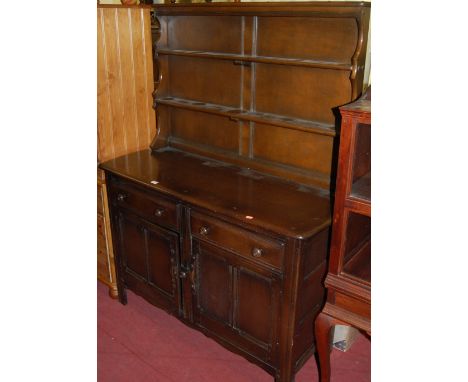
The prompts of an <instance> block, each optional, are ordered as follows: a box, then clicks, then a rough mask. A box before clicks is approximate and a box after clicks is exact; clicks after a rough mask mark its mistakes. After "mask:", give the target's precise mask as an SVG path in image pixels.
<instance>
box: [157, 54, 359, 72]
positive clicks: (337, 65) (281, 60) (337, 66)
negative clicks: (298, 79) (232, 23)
mask: <svg viewBox="0 0 468 382" xmlns="http://www.w3.org/2000/svg"><path fill="white" fill-rule="evenodd" d="M156 53H157V54H161V55H168V56H184V57H200V58H216V59H220V60H230V61H231V60H233V61H239V62H238V63H239V64H240V63H250V62H257V63H262V64H275V65H293V66H305V67H309V68H320V69H332V70H346V71H351V70H352V69H353V65H351V64H350V63H346V62H329V61H319V60H310V59H302V58H286V57H268V56H249V55H243V54H232V53H215V52H206V51H197V50H181V49H158V50H157V51H156ZM234 63H236V62H234Z"/></svg>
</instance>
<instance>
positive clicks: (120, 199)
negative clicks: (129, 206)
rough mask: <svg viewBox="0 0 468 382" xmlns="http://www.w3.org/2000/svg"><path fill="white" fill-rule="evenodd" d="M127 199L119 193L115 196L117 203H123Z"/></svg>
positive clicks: (126, 196)
mask: <svg viewBox="0 0 468 382" xmlns="http://www.w3.org/2000/svg"><path fill="white" fill-rule="evenodd" d="M127 198H128V195H126V194H120V193H119V194H117V200H118V201H119V202H123V201H124V200H125V199H127Z"/></svg>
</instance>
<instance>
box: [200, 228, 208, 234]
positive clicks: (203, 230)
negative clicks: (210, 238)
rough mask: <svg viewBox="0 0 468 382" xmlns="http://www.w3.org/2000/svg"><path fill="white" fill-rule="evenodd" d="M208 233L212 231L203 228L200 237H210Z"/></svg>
mask: <svg viewBox="0 0 468 382" xmlns="http://www.w3.org/2000/svg"><path fill="white" fill-rule="evenodd" d="M208 232H210V229H209V228H208V227H201V228H200V235H203V236H206V235H208Z"/></svg>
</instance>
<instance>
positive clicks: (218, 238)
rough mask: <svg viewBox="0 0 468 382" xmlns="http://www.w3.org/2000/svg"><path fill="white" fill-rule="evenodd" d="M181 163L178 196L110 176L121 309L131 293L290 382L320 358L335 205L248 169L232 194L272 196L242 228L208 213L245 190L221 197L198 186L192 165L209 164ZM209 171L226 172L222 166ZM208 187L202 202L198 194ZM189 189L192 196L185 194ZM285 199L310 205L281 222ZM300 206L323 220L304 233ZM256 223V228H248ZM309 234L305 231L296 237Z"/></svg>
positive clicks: (157, 164) (258, 203) (158, 162)
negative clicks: (316, 328)
mask: <svg viewBox="0 0 468 382" xmlns="http://www.w3.org/2000/svg"><path fill="white" fill-rule="evenodd" d="M173 154H174V155H179V156H183V157H184V160H185V161H187V166H186V168H187V170H186V173H184V171H183V170H181V171H179V174H178V175H174V174H172V175H171V177H172V180H174V181H177V182H179V181H180V182H182V181H184V182H186V184H185V185H183V186H182V187H181V188H180V189H177V190H176V189H171V193H169V192H168V191H169V190H168V189H165V188H162V187H160V186H159V184H158V185H152V184H151V181H150V180H147V181H146V182H145V183H147V184H148V185H147V186H145V185H143V184H142V183H143V182H142V181H141V179H140V180H138V181H133V180H130V179H128V178H126V177H124V176H122V175H125V174H122V172H121V168H120V166H119V165H118V164H116V163H115V162H117V161H114V165H115V166H113V172H111V171H106V173H107V179H108V187H109V205H110V210H111V216H112V232H113V239H114V250H115V256H116V265H117V269H116V270H117V274H118V283H117V284H118V288H119V298H120V301H121V302H122V303H124V304H126V303H127V300H126V292H125V291H126V289H131V290H132V291H134V292H135V293H137V294H139V295H141V296H143V297H144V298H145V299H146V300H147V301H149V302H151V303H152V304H154V305H155V306H157V307H160V308H162V309H164V310H166V311H167V312H169V313H170V314H172V315H174V316H176V317H178V318H179V319H180V320H182V321H183V322H185V323H186V324H187V325H189V326H191V327H193V328H195V329H197V330H200V331H201V332H203V333H205V334H206V335H207V336H209V337H211V338H213V339H215V340H216V341H218V342H219V343H221V344H222V345H223V346H225V347H227V348H228V349H230V350H232V351H234V352H236V353H238V354H241V355H243V356H244V357H246V358H247V359H249V360H250V361H252V362H254V363H256V364H258V365H259V366H261V367H262V368H264V369H265V370H266V371H267V372H268V373H270V374H272V375H273V376H274V377H275V379H276V380H278V381H283V382H284V381H292V380H293V378H294V375H295V373H296V372H297V370H299V368H300V367H301V366H302V364H303V363H304V362H305V361H306V360H307V359H308V358H309V357H310V356H311V355H312V354H313V353H314V352H315V342H314V334H313V322H314V320H315V317H316V316H317V314H318V313H319V310H320V308H321V307H322V303H323V299H324V287H323V279H324V276H325V270H326V256H327V250H328V236H329V225H330V220H329V216H328V212H327V211H328V209H329V198H328V196H327V195H326V194H324V195H322V194H321V192H319V191H317V190H314V189H309V190H308V191H309V192H303V191H298V190H297V185H293V184H292V183H290V182H284V181H282V180H278V179H276V178H273V177H265V178H261V179H258V178H257V179H256V178H245V176H243V175H242V174H239V173H240V172H241V169H240V168H234V167H232V168H231V169H230V170H231V171H232V172H231V176H230V177H226V178H225V179H224V181H225V182H226V183H225V186H227V187H226V189H234V188H235V187H236V186H235V185H236V184H239V182H240V181H241V180H242V181H243V182H244V185H247V186H248V187H249V188H250V190H251V191H253V192H255V191H256V190H260V189H264V187H265V185H268V189H269V190H270V191H272V193H268V194H262V193H260V192H259V193H258V199H255V200H252V203H254V204H252V205H247V204H245V201H244V202H241V201H240V200H239V207H238V208H239V209H242V208H248V209H249V210H250V213H251V216H250V215H244V216H242V219H241V218H240V217H238V218H235V217H234V216H233V214H230V213H229V211H225V213H223V212H222V211H220V210H219V209H217V208H215V209H216V210H217V211H216V213H215V212H214V211H213V210H212V209H211V210H210V209H209V208H206V206H207V205H209V204H210V202H212V201H213V200H218V202H219V203H221V204H223V205H225V204H229V202H230V201H231V200H232V199H231V198H232V196H233V194H232V193H233V192H235V193H237V192H238V191H239V190H237V189H235V190H234V191H231V193H229V192H228V193H227V194H223V193H222V190H217V189H216V188H212V187H211V185H210V184H209V183H205V182H203V180H201V183H200V184H195V183H194V182H193V180H192V179H191V178H190V177H189V174H188V172H189V171H191V170H193V163H198V164H199V163H200V162H202V163H203V160H202V159H199V158H198V157H195V156H193V157H192V156H188V155H186V154H184V153H173ZM145 155H147V156H148V158H146V159H151V161H153V166H151V167H153V169H155V168H158V169H161V168H163V167H164V165H165V162H164V154H163V153H162V154H161V155H159V156H158V154H154V153H153V154H151V153H150V152H146V153H145V152H139V153H136V154H134V157H135V158H138V159H139V160H141V159H142V158H144V157H145ZM126 158H127V160H128V159H129V156H127V157H126ZM130 161H131V160H130ZM189 163H192V165H190V164H189ZM127 164H128V163H127ZM207 169H211V170H213V171H219V167H216V166H211V167H207ZM115 172H119V174H116V173H115ZM159 175H160V177H161V173H159ZM211 175H212V174H211ZM147 176H148V179H151V178H153V174H148V175H147ZM207 177H208V178H210V174H207ZM163 178H164V176H162V177H161V179H163ZM175 178H177V179H175ZM197 179H200V177H199V178H197ZM161 183H164V181H163V180H162V181H161ZM202 183H203V184H204V186H203V187H204V190H203V192H202V190H201V189H199V190H198V191H196V190H195V188H196V187H197V186H199V187H201V184H202ZM179 185H181V184H179ZM187 189H191V192H190V194H189V193H184V191H185V190H187ZM170 194H172V195H170ZM199 195H206V196H202V197H200V196H199ZM277 195H283V197H285V198H294V199H296V198H299V199H302V200H298V201H297V202H298V203H297V205H296V207H294V205H293V207H292V208H291V209H290V211H289V212H288V214H287V215H284V217H282V216H281V215H283V212H282V211H283V210H282V208H281V204H282V203H281V202H280V201H278V202H277V207H278V208H277V209H275V208H273V209H272V208H271V206H272V205H274V204H271V203H272V201H274V200H275V197H276V196H277ZM195 196H196V197H195ZM307 201H308V202H309V203H307ZM302 202H303V203H305V204H304V205H307V204H309V205H310V206H314V207H312V208H315V209H318V210H319V211H321V213H323V217H322V218H321V219H320V220H318V219H316V221H317V223H315V224H305V225H302V224H301V218H300V217H301V216H303V218H305V217H306V215H303V211H302V210H303V208H304V207H302V208H300V206H301V203H302ZM212 207H215V206H213V205H212ZM231 211H232V212H234V215H237V216H239V215H238V214H236V213H235V211H234V210H233V209H232V208H231ZM265 214H266V215H271V217H272V220H270V221H278V222H283V223H288V221H289V219H293V220H296V221H297V223H298V224H297V226H298V227H291V226H288V225H284V224H283V225H280V226H278V227H270V229H265V228H264V224H263V223H264V221H263V219H264V218H265V216H262V215H265ZM246 216H247V218H246ZM249 217H253V219H251V220H257V219H258V221H256V222H255V223H247V222H248V221H249ZM302 223H303V222H302ZM302 227H307V230H301V231H296V232H292V231H291V228H293V229H299V228H301V229H302Z"/></svg>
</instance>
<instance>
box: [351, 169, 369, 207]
mask: <svg viewBox="0 0 468 382" xmlns="http://www.w3.org/2000/svg"><path fill="white" fill-rule="evenodd" d="M350 196H351V197H352V198H354V199H359V200H361V201H363V202H367V203H369V204H370V202H371V173H370V171H369V172H368V173H367V174H365V175H364V176H361V177H360V178H359V179H358V180H356V181H355V182H354V183H353V184H352V186H351V193H350Z"/></svg>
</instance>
